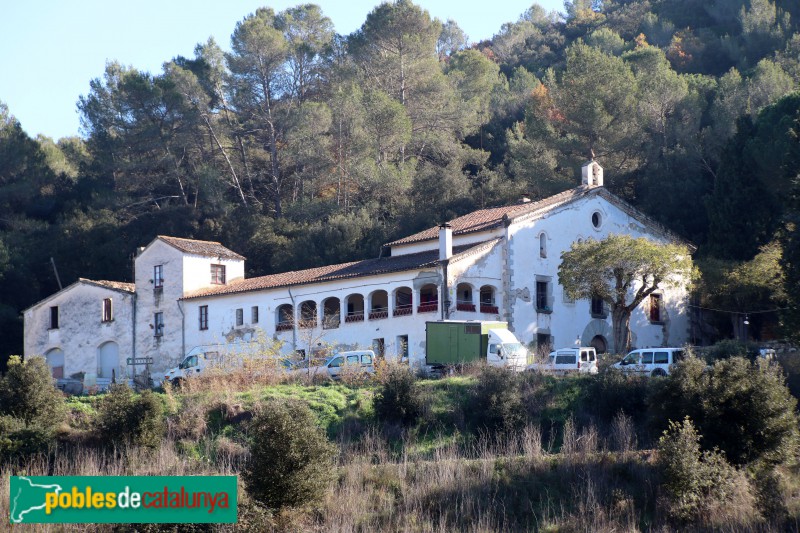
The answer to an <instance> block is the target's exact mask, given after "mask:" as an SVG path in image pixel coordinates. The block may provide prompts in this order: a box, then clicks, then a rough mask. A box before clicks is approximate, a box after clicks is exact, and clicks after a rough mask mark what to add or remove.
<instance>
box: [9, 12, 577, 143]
mask: <svg viewBox="0 0 800 533" xmlns="http://www.w3.org/2000/svg"><path fill="white" fill-rule="evenodd" d="M306 1H310V0H306ZM415 1H416V3H417V4H418V5H420V6H422V7H424V8H425V9H427V10H428V11H429V12H430V14H431V16H433V17H437V18H439V19H442V20H447V19H448V18H451V19H453V20H455V21H456V22H457V23H458V25H459V26H461V28H462V29H463V30H464V31H465V32H466V33H467V35H468V36H469V38H470V40H471V41H480V40H481V39H487V38H489V37H491V36H492V35H494V34H495V33H497V31H498V30H499V29H500V26H501V25H502V24H503V23H505V22H513V21H516V20H517V19H518V18H519V16H520V15H521V14H522V13H523V12H524V11H525V10H526V9H528V8H529V7H530V6H531V5H533V4H534V3H538V4H540V5H542V6H543V7H544V8H545V9H547V10H548V11H550V10H563V1H562V0H500V1H494V2H492V1H489V2H486V1H481V2H478V1H475V0H472V1H470V0H467V1H464V0H415ZM4 3H5V5H4V6H3V7H2V8H1V9H0V101H2V102H4V103H5V104H6V105H8V107H9V110H10V112H11V114H12V115H14V116H15V117H16V118H17V120H19V121H20V123H21V124H22V127H23V128H24V129H25V131H26V132H27V133H28V134H29V135H31V136H32V137H33V136H36V135H37V134H43V135H47V136H49V137H52V138H54V139H58V138H60V137H65V136H69V135H77V134H78V128H79V117H78V111H77V108H76V104H77V102H78V97H79V96H80V95H84V94H87V93H88V91H89V82H90V81H91V80H92V79H94V78H99V77H102V75H103V71H104V68H105V64H106V61H110V60H116V61H119V62H120V63H122V64H124V65H128V66H132V67H135V68H137V69H139V70H144V71H149V72H152V73H159V72H161V65H162V63H164V62H165V61H169V60H170V59H172V58H173V57H175V56H178V55H182V56H186V57H192V56H193V55H194V46H195V45H196V44H197V43H199V42H205V41H206V40H207V39H208V37H210V36H213V37H214V38H215V39H216V41H217V43H219V45H220V46H222V47H223V48H224V49H225V50H228V49H229V46H230V36H231V33H233V29H234V27H235V26H236V23H237V22H238V21H240V20H241V19H243V18H244V17H245V16H247V15H248V14H250V13H252V12H254V11H255V10H256V9H257V8H259V7H262V6H269V7H272V8H273V9H274V10H275V11H281V10H283V9H286V8H287V7H292V6H295V5H298V4H301V3H303V2H302V1H301V0H272V1H269V0H261V1H258V0H216V1H214V0H134V1H130V2H122V1H118V0H72V1H67V0H6V1H5V2H4ZM312 3H317V4H319V5H321V6H322V10H323V12H324V13H325V15H327V16H328V17H330V19H331V20H333V23H334V26H335V28H336V31H337V32H338V33H340V34H343V35H347V34H349V33H352V32H353V31H355V30H356V29H358V28H359V27H360V26H361V24H362V23H363V22H364V19H365V18H366V16H367V14H368V13H369V12H370V11H372V9H373V8H374V7H375V6H376V5H378V4H380V3H381V2H380V1H379V0H317V2H312Z"/></svg>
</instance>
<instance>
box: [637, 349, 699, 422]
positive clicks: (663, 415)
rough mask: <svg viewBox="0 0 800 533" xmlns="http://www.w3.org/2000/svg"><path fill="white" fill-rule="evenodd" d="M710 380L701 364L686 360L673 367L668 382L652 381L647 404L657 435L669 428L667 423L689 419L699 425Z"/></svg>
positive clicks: (691, 359)
mask: <svg viewBox="0 0 800 533" xmlns="http://www.w3.org/2000/svg"><path fill="white" fill-rule="evenodd" d="M709 377H710V374H709V373H708V372H707V371H706V365H705V363H704V362H703V361H702V360H700V359H697V358H689V359H686V360H684V361H681V362H680V363H678V364H676V365H674V366H673V367H672V369H671V371H670V375H669V376H667V378H665V379H658V380H653V383H652V385H651V389H650V396H649V397H648V399H647V403H648V407H649V409H648V411H649V414H650V422H651V425H652V428H653V429H654V432H655V434H656V435H659V434H660V433H661V432H662V431H664V430H665V429H666V428H667V427H668V426H669V422H670V420H672V421H677V420H683V419H684V418H685V417H689V418H690V419H692V420H693V421H694V423H695V424H699V425H702V421H703V419H704V413H705V410H704V408H703V402H704V401H705V396H704V394H705V392H706V389H707V388H708V379H709Z"/></svg>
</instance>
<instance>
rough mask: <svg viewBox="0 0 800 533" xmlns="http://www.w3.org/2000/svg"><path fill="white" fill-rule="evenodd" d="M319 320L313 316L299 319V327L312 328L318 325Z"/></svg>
mask: <svg viewBox="0 0 800 533" xmlns="http://www.w3.org/2000/svg"><path fill="white" fill-rule="evenodd" d="M316 325H317V321H316V320H315V319H313V318H306V319H300V320H298V321H297V327H299V328H305V329H311V328H314V327H316Z"/></svg>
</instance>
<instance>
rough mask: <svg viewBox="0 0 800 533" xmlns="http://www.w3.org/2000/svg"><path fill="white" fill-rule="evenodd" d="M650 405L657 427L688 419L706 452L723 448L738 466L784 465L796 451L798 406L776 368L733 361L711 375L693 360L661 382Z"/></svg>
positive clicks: (720, 364) (717, 366)
mask: <svg viewBox="0 0 800 533" xmlns="http://www.w3.org/2000/svg"><path fill="white" fill-rule="evenodd" d="M650 404H651V413H652V415H653V420H654V423H655V426H656V427H659V426H660V427H665V426H666V425H667V423H668V421H669V420H680V419H681V418H683V417H686V416H688V417H690V418H691V419H692V420H694V421H695V423H696V424H697V427H698V429H699V430H700V432H701V433H702V434H703V436H704V438H703V446H704V448H706V449H712V448H714V447H718V448H719V449H720V450H722V451H724V452H725V456H726V457H727V458H728V461H730V462H732V463H734V464H746V463H750V462H752V461H756V460H765V461H767V462H771V463H779V462H782V461H784V460H785V459H787V458H789V457H792V456H793V454H794V452H795V449H796V445H797V440H798V429H797V424H798V420H797V415H796V414H795V409H796V406H797V400H796V399H795V398H794V397H793V396H792V395H791V394H790V393H789V390H788V389H787V387H786V385H785V384H784V379H783V375H782V373H781V371H780V368H779V367H777V366H774V365H772V366H771V365H768V364H766V363H759V364H751V363H750V362H748V361H747V360H746V359H743V358H741V357H734V358H731V359H726V360H722V361H718V362H717V363H716V364H714V366H713V367H712V368H710V369H707V368H705V366H704V365H703V364H702V362H700V361H698V360H696V359H690V360H687V361H684V362H682V363H680V364H678V365H676V367H675V369H674V370H673V372H672V373H671V374H670V376H669V377H667V378H666V379H664V380H662V382H661V383H660V384H659V386H657V387H656V390H655V391H654V393H653V395H652V397H651V399H650Z"/></svg>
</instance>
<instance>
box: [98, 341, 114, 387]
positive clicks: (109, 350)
mask: <svg viewBox="0 0 800 533" xmlns="http://www.w3.org/2000/svg"><path fill="white" fill-rule="evenodd" d="M118 372H119V345H118V344H117V343H116V342H114V341H108V342H104V343H103V344H101V345H100V346H98V347H97V377H98V378H101V379H108V380H111V379H116V378H118V377H119V376H118V375H117V374H118Z"/></svg>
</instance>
